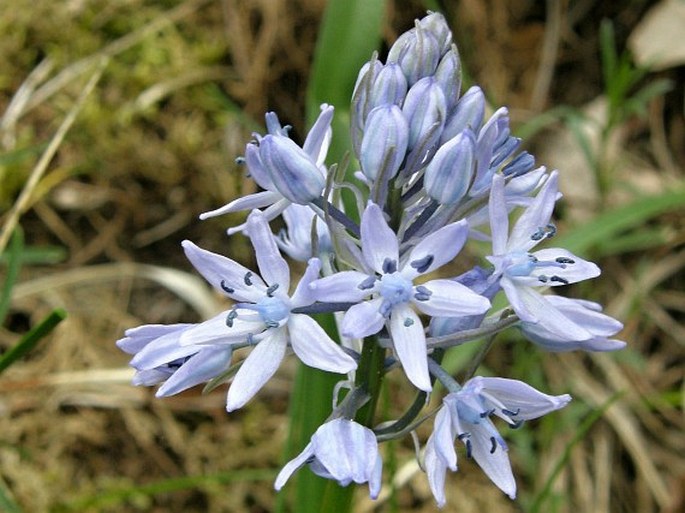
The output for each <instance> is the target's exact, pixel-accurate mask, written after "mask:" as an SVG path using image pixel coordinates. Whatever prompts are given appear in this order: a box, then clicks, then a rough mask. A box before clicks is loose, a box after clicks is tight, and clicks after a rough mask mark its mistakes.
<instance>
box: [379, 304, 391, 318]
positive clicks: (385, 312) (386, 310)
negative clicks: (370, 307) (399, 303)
mask: <svg viewBox="0 0 685 513" xmlns="http://www.w3.org/2000/svg"><path fill="white" fill-rule="evenodd" d="M390 312H392V303H391V302H390V301H388V300H387V299H386V300H384V301H383V302H382V303H381V306H380V308H379V309H378V313H380V314H381V315H382V316H383V317H385V318H386V319H387V318H388V317H390Z"/></svg>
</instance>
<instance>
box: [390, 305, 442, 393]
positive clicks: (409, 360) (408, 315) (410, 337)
mask: <svg viewBox="0 0 685 513" xmlns="http://www.w3.org/2000/svg"><path fill="white" fill-rule="evenodd" d="M390 335H392V342H393V347H394V348H395V352H396V353H397V357H398V359H399V360H400V363H401V364H402V368H403V369H404V373H405V374H406V375H407V378H408V379H409V381H411V382H412V383H413V384H414V386H416V388H418V389H419V390H423V391H424V392H430V391H431V389H432V386H431V382H430V376H429V374H428V359H427V356H426V335H425V334H424V332H423V324H422V323H421V319H419V316H418V315H416V312H414V310H413V309H412V308H411V307H410V306H409V305H407V304H406V303H404V304H398V305H396V306H395V307H394V308H393V310H392V313H391V314H390Z"/></svg>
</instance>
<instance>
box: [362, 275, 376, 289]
mask: <svg viewBox="0 0 685 513" xmlns="http://www.w3.org/2000/svg"><path fill="white" fill-rule="evenodd" d="M375 284H376V277H375V276H369V277H368V278H366V279H365V280H364V281H363V282H361V283H360V284H359V285H357V288H358V289H360V290H369V289H372V288H373V287H374V285H375Z"/></svg>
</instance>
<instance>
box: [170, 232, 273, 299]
mask: <svg viewBox="0 0 685 513" xmlns="http://www.w3.org/2000/svg"><path fill="white" fill-rule="evenodd" d="M181 245H182V246H183V250H184V251H185V254H186V257H188V260H190V263H191V264H193V267H195V269H197V271H198V272H199V273H200V274H201V275H202V276H203V277H204V278H205V280H207V281H208V282H209V283H210V284H211V285H212V286H213V287H214V288H215V289H217V290H218V291H219V292H221V293H222V294H224V295H226V296H228V297H230V298H231V299H234V300H236V301H250V302H254V301H257V300H258V299H259V298H260V297H262V296H263V295H264V288H265V285H264V282H263V281H262V279H261V278H260V277H259V276H256V275H255V274H254V273H252V271H250V270H249V269H247V268H246V267H243V266H242V265H240V264H239V263H238V262H235V261H233V260H231V259H230V258H226V257H225V256H222V255H219V254H217V253H212V252H211V251H207V250H206V249H202V248H200V247H198V246H196V245H195V244H193V243H192V242H190V241H189V240H184V241H183V242H182V243H181ZM248 275H249V276H250V277H251V280H252V281H251V283H252V285H247V283H246V280H245V277H246V276H248ZM222 284H223V285H222ZM227 289H228V290H232V292H230V293H229V292H228V290H227Z"/></svg>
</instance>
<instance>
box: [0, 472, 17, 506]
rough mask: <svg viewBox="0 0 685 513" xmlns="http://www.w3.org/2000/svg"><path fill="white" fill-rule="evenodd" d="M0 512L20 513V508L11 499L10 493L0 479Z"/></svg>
mask: <svg viewBox="0 0 685 513" xmlns="http://www.w3.org/2000/svg"><path fill="white" fill-rule="evenodd" d="M0 511H4V512H5V513H21V511H22V510H21V508H20V507H19V505H18V504H17V503H16V502H15V501H14V499H12V496H11V493H10V490H9V488H8V487H7V484H6V483H5V481H4V480H2V479H0Z"/></svg>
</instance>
